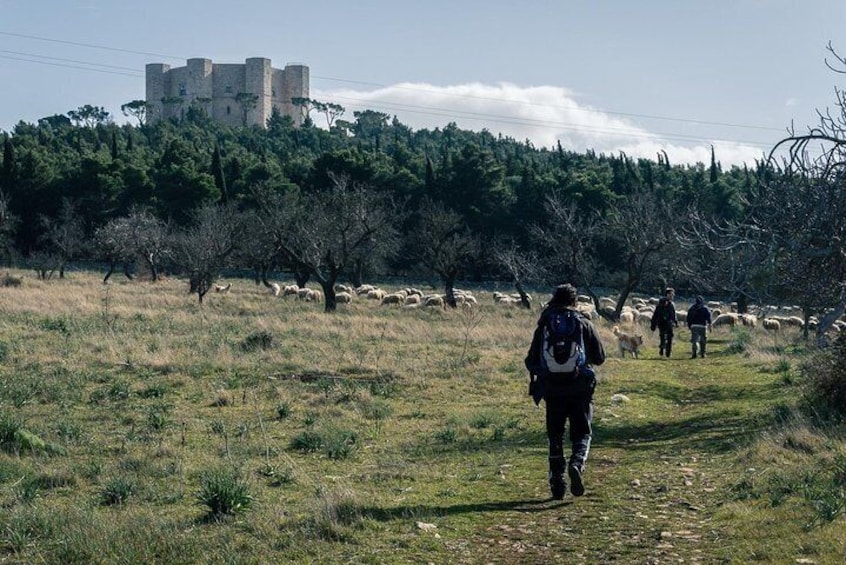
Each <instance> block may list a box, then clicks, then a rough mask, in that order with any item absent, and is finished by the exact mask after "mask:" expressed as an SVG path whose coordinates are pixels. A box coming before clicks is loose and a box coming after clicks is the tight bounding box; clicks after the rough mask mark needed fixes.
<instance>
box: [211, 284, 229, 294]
mask: <svg viewBox="0 0 846 565" xmlns="http://www.w3.org/2000/svg"><path fill="white" fill-rule="evenodd" d="M230 288H232V283H228V284H225V285H223V284H216V285H214V291H215V292H219V293H221V294H228V293H229V289H230Z"/></svg>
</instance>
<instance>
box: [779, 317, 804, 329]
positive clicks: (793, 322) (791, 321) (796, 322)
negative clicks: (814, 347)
mask: <svg viewBox="0 0 846 565" xmlns="http://www.w3.org/2000/svg"><path fill="white" fill-rule="evenodd" d="M784 322H785V323H786V324H787V325H788V326H792V327H795V328H804V327H805V320H803V319H802V318H800V317H799V316H789V317H787V318H785V320H784Z"/></svg>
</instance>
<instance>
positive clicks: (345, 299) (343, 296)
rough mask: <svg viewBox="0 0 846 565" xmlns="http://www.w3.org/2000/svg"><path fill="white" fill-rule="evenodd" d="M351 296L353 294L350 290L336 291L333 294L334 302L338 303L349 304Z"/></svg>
mask: <svg viewBox="0 0 846 565" xmlns="http://www.w3.org/2000/svg"><path fill="white" fill-rule="evenodd" d="M352 297H353V295H352V293H350V292H338V293H336V294H335V302H337V303H338V304H350V303H351V302H352Z"/></svg>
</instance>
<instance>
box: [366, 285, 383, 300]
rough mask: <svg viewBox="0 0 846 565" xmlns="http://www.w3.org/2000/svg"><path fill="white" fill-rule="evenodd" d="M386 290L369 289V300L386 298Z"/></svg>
mask: <svg viewBox="0 0 846 565" xmlns="http://www.w3.org/2000/svg"><path fill="white" fill-rule="evenodd" d="M385 295H386V292H385V291H384V290H382V289H381V288H374V289H372V290H369V291H367V298H368V299H369V300H382V299H383V298H385Z"/></svg>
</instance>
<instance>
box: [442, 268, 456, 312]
mask: <svg viewBox="0 0 846 565" xmlns="http://www.w3.org/2000/svg"><path fill="white" fill-rule="evenodd" d="M444 287H445V288H444V292H445V294H446V300H445V302H446V304H447V306H449V307H450V308H458V304H457V303H456V302H455V276H447V277H446V278H445V279H444Z"/></svg>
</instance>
